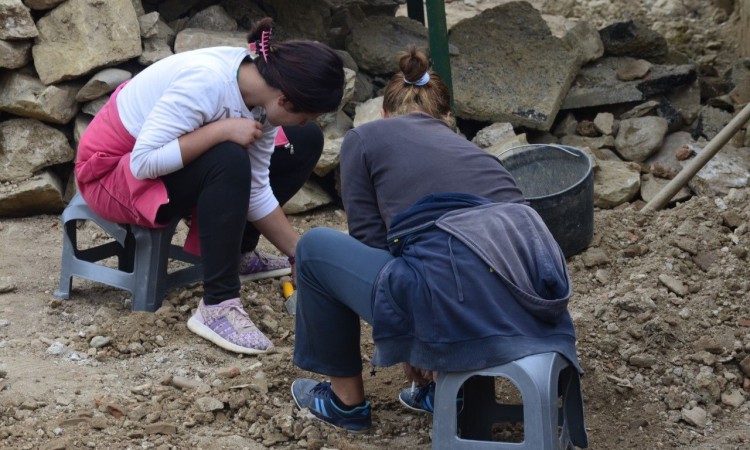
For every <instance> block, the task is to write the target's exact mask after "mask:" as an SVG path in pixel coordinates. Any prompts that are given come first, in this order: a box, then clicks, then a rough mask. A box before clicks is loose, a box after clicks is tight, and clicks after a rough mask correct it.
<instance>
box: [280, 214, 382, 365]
mask: <svg viewBox="0 0 750 450" xmlns="http://www.w3.org/2000/svg"><path fill="white" fill-rule="evenodd" d="M392 259H393V256H392V255H391V254H390V253H389V252H388V251H386V250H381V249H377V248H373V247H369V246H367V245H365V244H363V243H361V242H359V241H358V240H357V239H355V238H353V237H351V236H349V235H348V234H346V233H343V232H340V231H337V230H333V229H330V228H314V229H312V230H310V231H308V232H306V233H305V234H303V235H302V238H301V239H300V241H299V243H298V244H297V254H296V261H297V316H296V326H295V341H294V364H295V365H297V366H298V367H300V368H302V369H305V370H309V371H310V372H315V373H319V374H323V375H328V376H334V377H350V376H355V375H359V374H360V373H362V355H361V352H360V342H359V337H360V318H362V319H363V320H364V321H366V322H367V323H370V324H372V291H373V287H374V284H375V280H376V278H377V276H378V273H379V272H380V270H381V269H382V268H383V266H385V264H386V263H387V262H388V261H390V260H392Z"/></svg>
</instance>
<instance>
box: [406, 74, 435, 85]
mask: <svg viewBox="0 0 750 450" xmlns="http://www.w3.org/2000/svg"><path fill="white" fill-rule="evenodd" d="M429 81H430V72H429V71H427V72H425V73H424V75H422V78H420V79H418V80H417V81H409V80H407V79H406V77H404V83H406V84H413V85H414V86H424V85H425V84H427V83H428V82H429Z"/></svg>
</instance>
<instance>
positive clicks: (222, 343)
mask: <svg viewBox="0 0 750 450" xmlns="http://www.w3.org/2000/svg"><path fill="white" fill-rule="evenodd" d="M187 327H188V329H189V330H190V331H192V332H193V333H195V334H197V335H198V336H200V337H202V338H203V339H207V340H209V341H211V342H213V343H214V344H216V345H218V346H219V347H221V348H223V349H224V350H229V351H230V352H235V353H242V354H243V355H260V354H262V353H266V352H267V351H268V350H270V349H272V348H273V347H269V348H267V349H265V350H258V349H255V348H248V347H242V346H240V345H237V344H233V343H231V342H229V341H228V340H226V339H224V338H223V337H221V336H219V335H218V334H216V333H215V332H214V331H213V330H212V329H210V328H208V327H207V326H205V325H203V324H202V323H200V322H199V321H198V320H196V319H194V318H193V317H191V318H190V319H188V323H187Z"/></svg>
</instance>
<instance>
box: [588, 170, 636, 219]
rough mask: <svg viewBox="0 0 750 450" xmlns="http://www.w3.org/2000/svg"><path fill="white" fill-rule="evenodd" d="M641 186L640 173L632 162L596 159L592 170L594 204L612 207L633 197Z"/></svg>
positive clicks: (601, 206) (600, 206) (605, 207)
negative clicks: (594, 168)
mask: <svg viewBox="0 0 750 450" xmlns="http://www.w3.org/2000/svg"><path fill="white" fill-rule="evenodd" d="M640 188H641V174H640V171H639V170H638V167H637V166H636V165H635V164H633V163H625V162H621V161H598V162H597V170H595V171H594V206H596V207H597V208H604V209H609V208H614V207H616V206H618V205H621V204H623V203H625V202H629V201H631V200H632V199H633V197H635V196H636V195H637V194H638V193H639V191H640Z"/></svg>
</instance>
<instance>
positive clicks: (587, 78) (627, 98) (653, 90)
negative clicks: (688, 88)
mask: <svg viewBox="0 0 750 450" xmlns="http://www.w3.org/2000/svg"><path fill="white" fill-rule="evenodd" d="M624 60H625V58H618V57H605V58H601V59H599V60H597V61H596V62H594V63H591V64H588V65H586V66H584V67H583V68H581V70H580V72H579V73H578V75H577V76H576V79H575V82H574V83H573V86H572V87H571V88H570V91H568V93H567V95H566V96H565V100H564V101H563V104H562V108H561V109H577V108H586V107H591V106H602V105H614V104H618V103H630V102H637V101H642V100H646V99H647V98H649V97H651V96H653V95H657V94H664V93H668V92H671V91H673V90H675V89H676V88H678V87H680V86H684V85H687V84H690V83H692V82H693V81H695V79H696V77H697V74H696V70H695V65H693V64H683V65H677V66H673V65H663V64H655V65H653V66H652V67H651V70H650V72H649V75H648V77H645V78H642V79H637V80H631V81H621V80H619V79H618V78H617V71H618V68H619V67H620V66H621V64H622V61H624Z"/></svg>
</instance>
